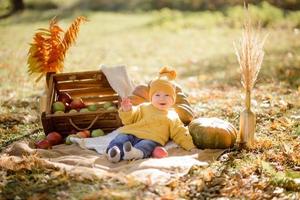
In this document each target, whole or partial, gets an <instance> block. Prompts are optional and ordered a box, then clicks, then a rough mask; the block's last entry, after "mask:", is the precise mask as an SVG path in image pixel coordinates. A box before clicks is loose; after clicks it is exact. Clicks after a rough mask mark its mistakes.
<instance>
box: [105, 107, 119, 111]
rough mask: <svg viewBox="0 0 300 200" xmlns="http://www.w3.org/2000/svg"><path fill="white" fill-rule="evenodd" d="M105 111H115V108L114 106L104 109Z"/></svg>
mask: <svg viewBox="0 0 300 200" xmlns="http://www.w3.org/2000/svg"><path fill="white" fill-rule="evenodd" d="M106 110H107V111H116V110H117V108H116V107H115V106H110V107H108V108H106Z"/></svg>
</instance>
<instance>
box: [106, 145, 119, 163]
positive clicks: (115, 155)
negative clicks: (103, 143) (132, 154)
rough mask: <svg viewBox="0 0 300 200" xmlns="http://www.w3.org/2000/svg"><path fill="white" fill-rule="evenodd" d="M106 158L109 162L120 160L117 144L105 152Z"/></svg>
mask: <svg viewBox="0 0 300 200" xmlns="http://www.w3.org/2000/svg"><path fill="white" fill-rule="evenodd" d="M107 159H108V160H109V161H110V162H113V163H117V162H119V161H120V160H121V151H120V149H119V148H118V147H117V146H113V147H112V148H110V149H109V150H108V152H107Z"/></svg>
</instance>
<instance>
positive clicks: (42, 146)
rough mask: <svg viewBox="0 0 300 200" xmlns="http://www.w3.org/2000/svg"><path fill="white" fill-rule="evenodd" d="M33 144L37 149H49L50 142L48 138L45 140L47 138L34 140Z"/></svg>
mask: <svg viewBox="0 0 300 200" xmlns="http://www.w3.org/2000/svg"><path fill="white" fill-rule="evenodd" d="M35 146H36V148H39V149H50V148H51V144H50V142H49V140H47V139H44V140H40V141H38V142H36V143H35Z"/></svg>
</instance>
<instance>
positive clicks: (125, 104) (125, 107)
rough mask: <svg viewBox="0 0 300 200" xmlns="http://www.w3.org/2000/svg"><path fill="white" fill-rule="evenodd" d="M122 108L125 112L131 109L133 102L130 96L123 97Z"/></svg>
mask: <svg viewBox="0 0 300 200" xmlns="http://www.w3.org/2000/svg"><path fill="white" fill-rule="evenodd" d="M121 108H122V110H123V111H125V112H127V111H131V109H132V103H131V101H130V99H129V98H127V97H125V98H123V99H122V101H121Z"/></svg>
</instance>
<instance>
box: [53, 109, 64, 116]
mask: <svg viewBox="0 0 300 200" xmlns="http://www.w3.org/2000/svg"><path fill="white" fill-rule="evenodd" d="M54 114H57V115H62V114H65V112H64V111H61V110H58V111H55V113H54Z"/></svg>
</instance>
